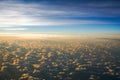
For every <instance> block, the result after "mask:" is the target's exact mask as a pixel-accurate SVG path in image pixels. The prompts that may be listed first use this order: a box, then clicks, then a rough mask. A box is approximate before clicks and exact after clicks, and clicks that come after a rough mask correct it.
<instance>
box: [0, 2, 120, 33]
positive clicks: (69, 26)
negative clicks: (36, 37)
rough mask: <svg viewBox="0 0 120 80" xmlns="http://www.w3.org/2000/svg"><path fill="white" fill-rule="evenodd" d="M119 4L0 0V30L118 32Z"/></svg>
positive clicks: (21, 31)
mask: <svg viewBox="0 0 120 80" xmlns="http://www.w3.org/2000/svg"><path fill="white" fill-rule="evenodd" d="M119 3H120V1H119V0H106V1H98V0H84V1H83V0H1V1H0V32H2V33H3V32H4V33H5V32H15V33H24V32H28V33H33V32H36V33H49V32H52V33H81V32H98V31H99V32H117V33H118V32H119V31H120V30H119V29H120V28H119V27H120V5H119ZM94 28H95V29H94ZM104 30H107V31H104Z"/></svg>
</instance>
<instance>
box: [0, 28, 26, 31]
mask: <svg viewBox="0 0 120 80" xmlns="http://www.w3.org/2000/svg"><path fill="white" fill-rule="evenodd" d="M0 30H5V31H22V30H27V28H1V29H0Z"/></svg>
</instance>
